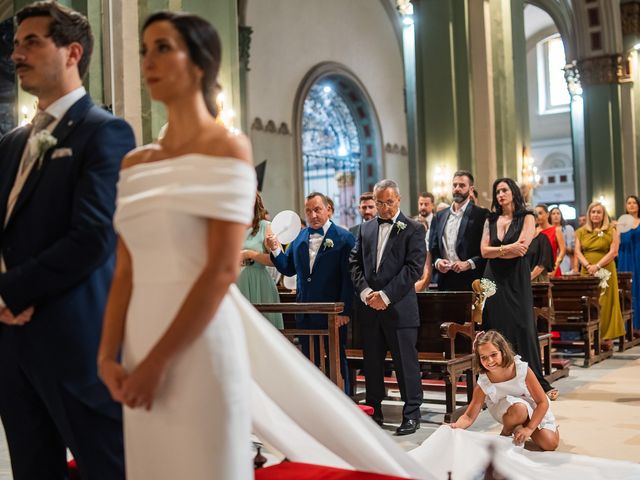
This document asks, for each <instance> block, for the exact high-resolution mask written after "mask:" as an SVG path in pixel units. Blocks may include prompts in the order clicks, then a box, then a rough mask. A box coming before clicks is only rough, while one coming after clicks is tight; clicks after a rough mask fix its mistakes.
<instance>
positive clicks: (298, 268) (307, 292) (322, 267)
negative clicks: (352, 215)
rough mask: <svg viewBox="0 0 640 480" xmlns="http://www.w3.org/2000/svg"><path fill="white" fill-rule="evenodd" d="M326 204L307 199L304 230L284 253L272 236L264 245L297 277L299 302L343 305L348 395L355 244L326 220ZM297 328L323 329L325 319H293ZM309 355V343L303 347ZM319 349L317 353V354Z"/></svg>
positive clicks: (315, 198) (306, 316) (343, 363)
mask: <svg viewBox="0 0 640 480" xmlns="http://www.w3.org/2000/svg"><path fill="white" fill-rule="evenodd" d="M328 207H329V202H328V201H327V197H326V196H325V195H323V194H322V193H318V192H313V193H311V194H309V196H307V198H306V201H305V204H304V211H305V216H306V217H307V225H308V227H307V228H303V229H302V230H301V231H300V233H299V234H298V236H297V237H296V239H295V240H294V241H293V242H291V244H290V245H289V247H288V248H287V250H286V251H284V252H283V251H282V246H281V245H280V243H279V242H278V240H277V239H276V237H275V235H273V234H271V235H269V236H267V238H266V241H265V243H266V245H267V248H268V249H269V250H271V259H272V261H273V265H274V266H275V267H276V268H277V269H278V271H279V272H280V273H282V274H283V275H286V276H289V277H290V276H293V275H297V288H296V292H297V296H296V301H298V302H344V310H343V312H342V315H338V316H337V322H338V324H339V325H340V363H341V369H340V370H341V373H342V377H343V379H344V385H345V392H346V393H347V394H348V393H349V392H350V388H349V375H348V373H349V369H348V367H347V359H346V356H345V351H344V346H345V341H346V333H347V332H346V328H347V327H346V325H347V323H348V322H349V316H350V315H351V303H352V300H353V285H352V283H351V277H350V276H349V253H350V252H351V249H352V248H353V245H354V243H355V240H354V238H353V235H351V234H350V233H349V231H348V230H345V229H344V228H342V227H339V226H338V225H336V224H335V223H333V222H332V221H331V220H330V219H329V208H328ZM296 327H297V328H302V329H309V330H315V329H326V328H327V316H326V315H322V314H301V315H296ZM302 346H303V348H304V349H305V353H308V350H307V349H308V342H305V343H303V344H302ZM317 351H318V349H316V352H317Z"/></svg>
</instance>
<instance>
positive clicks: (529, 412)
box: [450, 330, 560, 450]
mask: <svg viewBox="0 0 640 480" xmlns="http://www.w3.org/2000/svg"><path fill="white" fill-rule="evenodd" d="M474 351H475V355H476V361H477V364H478V365H479V366H480V372H481V373H480V375H479V377H478V385H477V386H476V388H475V390H474V391H473V399H472V400H471V403H470V404H469V407H468V408H467V410H466V412H465V413H464V415H462V416H461V417H460V418H459V419H458V421H457V422H455V423H452V424H451V425H450V427H451V428H468V427H470V426H471V425H473V422H475V420H476V418H477V417H478V414H479V413H480V410H481V409H482V404H483V403H484V402H485V401H486V403H487V409H488V410H489V413H490V414H491V416H492V417H493V418H494V419H495V420H496V421H498V422H500V423H501V424H502V426H503V427H502V432H500V435H505V436H511V435H513V442H514V443H515V444H516V445H522V444H523V443H524V442H525V441H526V440H527V439H528V438H531V440H533V442H534V443H535V444H536V445H537V446H538V447H539V448H541V449H542V450H555V449H556V448H558V442H559V440H560V434H559V432H558V426H557V425H556V422H555V417H554V416H553V413H551V408H550V407H549V399H548V398H547V396H546V395H545V393H544V390H543V389H542V386H541V385H540V382H538V380H537V379H536V376H535V375H534V373H533V372H532V371H531V369H530V368H529V367H528V366H527V362H524V361H522V360H521V359H520V357H519V356H517V355H514V353H513V350H512V349H511V346H510V345H509V342H507V340H506V339H505V338H504V337H503V336H502V335H501V334H500V333H498V332H496V331H495V330H489V331H488V332H486V333H484V332H480V333H478V335H477V336H476V340H475V342H474Z"/></svg>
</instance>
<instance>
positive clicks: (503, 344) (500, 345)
mask: <svg viewBox="0 0 640 480" xmlns="http://www.w3.org/2000/svg"><path fill="white" fill-rule="evenodd" d="M487 343H491V344H493V346H495V347H496V348H497V349H498V350H500V353H501V354H502V364H501V365H500V366H501V367H503V368H505V367H508V366H509V365H511V364H512V363H513V362H514V358H515V353H513V348H511V345H510V344H509V342H508V341H507V339H506V338H504V337H503V336H502V334H501V333H499V332H497V331H496V330H488V331H487V332H485V333H479V334H478V336H477V337H476V339H475V342H474V346H473V351H474V353H475V356H476V364H477V365H478V368H479V369H480V372H482V373H487V369H486V368H484V365H482V362H481V361H480V352H479V351H478V350H479V349H478V347H479V346H480V345H486V344H487Z"/></svg>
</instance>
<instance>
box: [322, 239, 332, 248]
mask: <svg viewBox="0 0 640 480" xmlns="http://www.w3.org/2000/svg"><path fill="white" fill-rule="evenodd" d="M322 245H323V246H324V249H325V250H326V249H327V248H333V240H331V239H330V238H327V239H326V240H325V241H324V243H323V244H322Z"/></svg>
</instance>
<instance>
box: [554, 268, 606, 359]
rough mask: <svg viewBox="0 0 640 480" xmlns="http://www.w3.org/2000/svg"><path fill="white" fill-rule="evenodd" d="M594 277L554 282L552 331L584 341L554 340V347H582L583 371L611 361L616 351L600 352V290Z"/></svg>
mask: <svg viewBox="0 0 640 480" xmlns="http://www.w3.org/2000/svg"><path fill="white" fill-rule="evenodd" d="M599 282H600V281H599V280H598V279H597V278H594V277H582V276H577V275H566V276H562V277H553V278H551V291H552V295H553V306H554V316H553V320H552V328H553V330H557V331H560V332H578V333H580V335H581V340H576V341H562V340H554V341H553V345H554V346H560V347H565V346H574V347H575V346H582V349H583V352H584V363H583V366H584V367H590V366H591V365H593V364H594V363H597V362H600V361H602V360H604V359H605V358H609V357H610V356H611V355H612V354H613V351H611V350H610V351H608V352H605V351H603V350H602V349H601V348H600V286H599Z"/></svg>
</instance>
